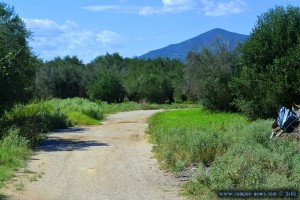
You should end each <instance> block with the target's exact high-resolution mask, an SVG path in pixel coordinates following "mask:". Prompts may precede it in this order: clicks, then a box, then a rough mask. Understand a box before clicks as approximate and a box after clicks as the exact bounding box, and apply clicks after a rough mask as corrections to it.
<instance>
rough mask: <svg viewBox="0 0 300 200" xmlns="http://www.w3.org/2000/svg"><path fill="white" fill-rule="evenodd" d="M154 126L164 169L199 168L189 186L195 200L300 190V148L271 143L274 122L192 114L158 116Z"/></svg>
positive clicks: (293, 144) (152, 134)
mask: <svg viewBox="0 0 300 200" xmlns="http://www.w3.org/2000/svg"><path fill="white" fill-rule="evenodd" d="M149 122H150V126H149V130H148V132H149V134H150V138H151V141H152V142H153V143H154V147H153V150H154V152H155V155H156V157H157V158H158V160H159V163H161V166H162V167H163V168H166V169H169V170H171V171H173V172H178V171H180V170H182V169H184V167H187V166H190V165H197V166H198V170H197V173H196V175H195V176H196V178H195V180H193V181H190V182H189V183H187V184H186V185H185V187H184V188H185V192H186V194H188V195H190V196H191V197H194V198H196V199H216V198H217V196H216V192H217V191H219V190H257V189H259V190H264V189H265V190H275V189H280V188H283V187H284V188H289V189H297V188H300V156H299V154H300V146H299V143H298V142H296V141H294V140H292V139H287V140H281V139H274V140H272V141H270V140H269V139H268V136H269V134H270V132H271V121H269V120H259V121H255V122H249V121H248V120H247V119H246V118H244V117H242V116H240V115H238V114H228V113H214V112H210V111H207V110H201V109H192V110H178V111H168V112H164V113H158V114H156V115H155V116H153V117H152V118H151V119H150V120H149ZM205 166H210V172H209V174H206V173H205Z"/></svg>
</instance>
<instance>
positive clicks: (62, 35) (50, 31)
mask: <svg viewBox="0 0 300 200" xmlns="http://www.w3.org/2000/svg"><path fill="white" fill-rule="evenodd" d="M24 21H25V23H26V25H27V27H28V28H29V29H30V30H31V31H32V32H33V36H34V37H33V38H34V40H33V41H32V42H31V43H30V45H31V46H32V47H33V50H34V52H35V53H36V54H37V55H38V56H39V57H40V58H42V59H45V60H51V59H53V58H54V57H57V56H61V57H63V56H66V55H71V56H72V55H77V56H78V57H79V58H80V59H83V61H84V62H89V61H90V60H92V59H94V58H95V57H96V56H99V55H102V54H104V53H106V52H108V51H110V50H111V51H113V52H114V51H117V50H115V48H121V47H122V45H123V44H124V42H125V40H124V39H123V37H122V36H121V35H120V34H118V33H115V32H113V31H109V30H104V31H102V32H100V33H99V32H97V31H95V30H86V29H82V28H80V27H79V26H78V25H77V24H76V23H74V22H71V21H67V22H65V23H64V24H57V23H55V22H54V21H51V20H49V19H24Z"/></svg>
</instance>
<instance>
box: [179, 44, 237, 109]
mask: <svg viewBox="0 0 300 200" xmlns="http://www.w3.org/2000/svg"><path fill="white" fill-rule="evenodd" d="M237 68H238V54H237V53H236V52H231V51H230V50H229V49H228V48H227V47H226V46H225V45H224V44H221V42H220V41H216V45H215V46H214V48H213V49H207V48H204V49H203V50H202V52H200V53H193V52H190V53H189V54H188V56H187V64H186V68H185V73H184V79H185V82H184V83H185V85H184V90H185V93H186V94H187V96H188V97H190V98H191V99H192V100H200V101H201V102H202V103H203V105H204V106H206V107H208V108H211V109H216V110H222V111H230V110H234V107H233V106H232V102H233V95H232V93H231V91H230V88H229V82H230V81H231V80H232V78H233V77H234V76H235V75H236V73H237Z"/></svg>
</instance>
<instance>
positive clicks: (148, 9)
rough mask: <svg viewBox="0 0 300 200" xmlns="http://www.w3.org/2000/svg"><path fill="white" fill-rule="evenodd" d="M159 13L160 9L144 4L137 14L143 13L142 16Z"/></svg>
mask: <svg viewBox="0 0 300 200" xmlns="http://www.w3.org/2000/svg"><path fill="white" fill-rule="evenodd" d="M159 13H161V10H160V9H158V8H154V7H151V6H146V7H144V8H142V9H141V10H140V11H139V15H143V16H147V15H153V14H159Z"/></svg>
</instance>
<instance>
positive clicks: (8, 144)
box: [0, 129, 31, 197]
mask: <svg viewBox="0 0 300 200" xmlns="http://www.w3.org/2000/svg"><path fill="white" fill-rule="evenodd" d="M5 135H6V136H5V137H4V138H3V139H2V140H0V187H2V186H3V185H4V181H6V180H7V179H8V178H11V177H12V176H13V171H14V170H15V169H17V168H18V167H21V166H23V165H24V163H25V162H24V161H25V160H26V158H27V157H28V156H29V155H30V154H31V151H30V150H29V149H28V146H27V145H28V140H27V139H25V138H24V137H22V136H20V135H19V131H18V129H10V130H8V131H7V133H5ZM0 197H1V196H0Z"/></svg>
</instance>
